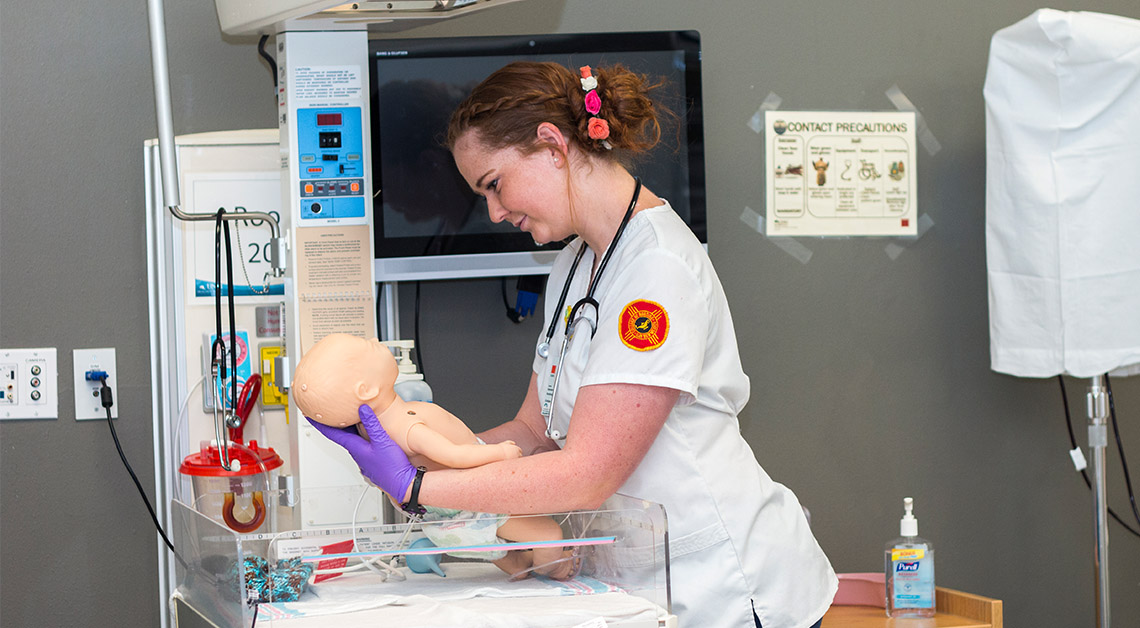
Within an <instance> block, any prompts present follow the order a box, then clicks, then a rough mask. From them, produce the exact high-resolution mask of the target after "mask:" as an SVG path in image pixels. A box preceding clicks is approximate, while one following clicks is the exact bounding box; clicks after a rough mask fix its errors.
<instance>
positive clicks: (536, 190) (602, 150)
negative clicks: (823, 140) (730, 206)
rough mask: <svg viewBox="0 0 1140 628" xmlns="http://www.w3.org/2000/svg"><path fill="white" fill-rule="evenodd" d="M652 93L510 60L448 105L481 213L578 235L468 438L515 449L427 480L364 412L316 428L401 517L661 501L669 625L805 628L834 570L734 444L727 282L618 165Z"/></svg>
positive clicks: (644, 139)
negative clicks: (433, 509)
mask: <svg viewBox="0 0 1140 628" xmlns="http://www.w3.org/2000/svg"><path fill="white" fill-rule="evenodd" d="M652 89H653V87H652V86H651V85H649V84H648V83H647V81H646V79H645V78H644V77H642V76H639V75H637V74H634V73H632V72H629V71H627V70H625V69H623V68H621V67H614V68H609V69H604V70H597V71H594V70H591V69H590V68H581V70H580V72H579V74H575V73H573V72H571V71H570V70H568V69H566V68H565V67H562V66H560V65H557V64H552V63H533V62H519V63H513V64H511V65H508V66H506V67H504V68H503V69H501V70H499V71H497V72H496V73H494V74H492V75H491V76H490V77H488V78H487V79H486V80H485V81H484V82H483V83H481V84H480V85H479V86H478V87H476V88H475V90H474V91H473V92H472V93H471V95H470V96H469V97H468V98H467V99H466V100H465V101H464V102H463V103H462V104H461V105H460V106H459V108H458V109H457V110H456V112H455V114H454V115H453V116H452V120H451V124H450V129H449V135H448V142H449V145H450V147H451V149H452V152H453V154H454V156H455V161H456V164H457V165H458V167H459V171H460V173H461V174H462V175H463V177H464V179H466V180H467V182H468V184H469V185H470V186H471V188H472V189H473V190H475V192H476V193H478V194H482V195H484V196H485V197H486V199H487V205H488V210H489V212H490V218H491V219H492V220H493V221H495V222H500V221H503V220H507V221H510V222H511V224H513V225H514V226H516V227H518V228H519V229H521V230H523V231H526V232H527V233H529V234H530V235H531V236H532V237H533V238H534V239H535V241H536V242H539V243H545V242H551V241H556V240H563V239H568V238H571V237H574V236H577V237H576V238H575V239H573V240H572V241H571V242H570V243H569V244H568V245H567V246H566V248H565V249H564V250H563V251H562V253H561V254H560V255H559V257H558V259H557V261H556V262H555V263H554V267H553V269H552V271H551V274H550V283H549V285H550V290H548V293H549V297H548V299H547V303H546V307H545V316H546V324H545V325H544V329H545V330H546V333H544V335H543V336H542V337H541V338H539V339H538V343H537V344H536V354H537V357H536V359H535V361H534V373H533V374H532V376H531V380H530V384H529V386H528V388H527V394H526V398H525V400H524V401H523V404H522V407H521V408H520V409H519V411H518V414H517V415H516V416H515V418H514V419H513V420H511V421H508V422H507V423H505V424H503V425H501V426H499V427H496V428H494V429H491V430H489V431H488V432H486V433H484V434H482V435H481V437H482V438H483V439H484V440H485V441H487V442H500V441H505V440H513V441H514V442H515V443H517V444H518V445H519V446H520V447H521V448H522V450H523V452H524V453H526V454H528V455H525V456H524V457H522V458H519V459H514V460H507V461H503V462H497V463H493V464H489V465H485V466H482V467H478V468H474V469H467V470H444V471H433V472H430V473H426V474H425V473H423V472H417V471H416V470H415V469H414V468H412V466H411V465H410V464H409V463H408V462H407V459H406V458H405V457H404V456H403V453H402V452H401V451H400V450H399V448H398V447H396V448H393V446H392V445H391V443H390V441H389V440H388V439H387V438H386V435H385V434H384V432H383V430H382V429H380V428H379V426H378V424H377V423H376V421H375V418H374V417H372V416H371V414H372V413H371V412H370V411H369V410H368V409H367V408H366V407H363V408H361V419H362V421H363V422H364V424H365V427H366V429H368V431H369V434H370V435H371V436H372V441H371V442H369V441H365V440H364V439H361V438H359V437H358V436H355V435H354V434H351V433H346V432H341V431H337V430H335V429H331V428H327V427H325V426H322V425H316V427H317V428H318V429H321V430H322V432H324V433H325V434H326V435H328V436H329V437H330V438H332V439H333V440H335V441H336V442H338V443H340V444H342V445H343V446H345V447H346V449H348V450H349V452H350V453H351V454H352V455H353V457H354V459H355V460H356V461H357V463H358V464H359V465H360V466H361V469H362V471H363V472H364V473H365V475H367V476H368V477H369V478H370V479H372V481H373V482H375V483H376V484H377V485H378V486H380V488H382V489H384V490H385V491H388V492H389V493H390V494H393V495H403V496H404V498H405V500H407V501H409V502H410V504H409V507H411V508H415V507H417V506H418V505H419V504H420V503H422V504H428V505H432V506H440V507H448V508H462V509H467V510H477V511H488V512H509V513H512V514H526V513H546V512H559V511H565V510H574V509H592V508H597V507H598V506H599V505H601V503H602V502H603V501H604V500H605V499H606V498H608V497H609V496H610V495H612V494H613V493H614V492H619V491H620V492H622V493H624V494H627V495H631V496H634V497H639V498H643V499H647V500H651V501H654V502H658V503H661V504H663V505H664V506H665V508H666V513H667V516H668V518H669V535H670V551H671V579H672V580H671V582H672V600H673V611H674V612H675V613H676V614H677V615H678V618H679V620H680V623H681V625H682V626H686V627H693V628H697V627H699V628H707V627H718V626H725V627H730V626H731V627H734V628H753V627H754V626H763V627H764V628H778V627H794V628H807V627H809V626H813V625H816V624H818V620H819V619H820V618H821V617H822V616H823V614H824V612H826V610H827V608H828V606H829V605H830V602H831V599H832V597H833V595H834V593H835V590H836V586H837V581H836V577H835V574H834V572H833V571H832V569H831V565H830V564H829V563H828V561H827V558H826V557H825V556H824V554H823V552H822V550H821V549H820V548H819V545H818V544H817V543H816V541H815V539H814V538H813V537H812V535H811V532H810V531H809V530H808V525H807V521H806V519H805V517H804V514H803V511H802V509H801V508H800V505H799V503H798V502H797V500H796V498H795V496H794V495H793V494H792V493H791V491H789V490H788V489H787V488H785V487H783V486H781V485H780V484H777V483H775V482H773V481H772V480H771V479H770V478H768V476H767V475H766V474H765V473H764V471H763V470H762V469H761V468H760V466H759V464H758V463H757V462H756V459H755V456H754V455H753V453H752V451H751V449H750V448H749V446H748V444H747V443H746V442H745V441H744V439H743V438H742V437H741V435H740V427H739V423H738V421H737V413H738V412H739V411H740V410H741V408H743V407H744V404H745V402H747V400H748V391H749V384H748V378H747V376H746V375H745V374H744V372H743V370H742V369H741V365H740V357H739V354H738V352H737V346H736V336H735V331H734V329H733V325H732V318H731V316H730V314H729V310H728V303H727V301H726V299H725V296H724V291H723V289H722V288H721V285H720V281H719V280H718V279H717V276H716V274H715V272H714V271H713V268H712V264H711V262H710V261H709V259H708V256H707V255H706V254H705V252H704V249H703V248H702V247H701V245H700V243H699V242H698V241H697V239H696V238H695V237H694V236H693V234H692V232H691V231H690V230H689V229H688V227H687V226H686V225H685V224H684V222H683V221H682V220H681V219H680V218H679V217H678V216H677V214H676V213H675V212H674V211H673V210H672V208H671V207H670V206H669V204H668V202H667V201H666V200H664V199H661V198H658V197H657V196H656V195H654V194H653V192H652V191H651V190H648V189H646V188H645V187H644V186H642V185H641V183H640V181H639V180H638V179H636V178H635V177H633V176H632V175H631V174H630V173H629V171H628V170H627V169H626V168H625V167H624V166H623V165H622V164H621V163H620V162H619V161H618V157H619V156H624V155H628V154H637V153H639V152H642V151H645V150H647V149H649V148H651V147H652V146H653V145H654V144H655V143H656V142H657V140H658V138H659V136H660V125H659V123H658V116H659V115H662V112H659V111H658V109H657V107H656V106H655V105H654V102H653V100H652V99H651V98H650V92H651V90H652ZM559 293H561V297H562V298H561V299H558V300H557V301H556V300H555V299H554V296H555V294H559ZM567 310H571V311H570V313H569V314H570V315H569V316H567ZM567 325H569V326H570V327H571V330H572V334H573V338H572V341H570V342H569V343H568V345H566V346H565V356H563V355H562V353H563V351H562V348H563V346H564V345H563V341H564V338H565V335H566V327H567ZM544 406H546V408H544ZM544 411H545V412H544Z"/></svg>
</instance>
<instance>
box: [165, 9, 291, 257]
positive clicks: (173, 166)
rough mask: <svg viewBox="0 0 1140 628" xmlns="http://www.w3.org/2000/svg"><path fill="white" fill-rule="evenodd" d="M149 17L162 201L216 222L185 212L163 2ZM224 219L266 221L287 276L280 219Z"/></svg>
mask: <svg viewBox="0 0 1140 628" xmlns="http://www.w3.org/2000/svg"><path fill="white" fill-rule="evenodd" d="M146 4H147V17H148V20H149V22H150V64H151V72H152V73H153V74H154V113H155V118H156V119H157V121H158V156H159V159H158V161H159V168H160V169H161V170H162V199H163V205H165V206H166V207H167V208H168V209H169V210H170V211H171V213H173V214H174V216H175V217H176V218H178V219H179V220H185V221H191V222H193V221H205V220H215V219H216V216H215V215H214V214H190V213H186V212H184V211H182V209H181V205H182V198H181V195H180V193H179V189H178V161H177V159H176V157H175V154H174V151H175V144H174V113H173V110H172V109H171V106H170V68H169V64H168V63H167V57H166V18H165V17H164V15H163V8H162V0H147V3H146ZM222 219H223V220H264V221H265V222H267V223H269V230H270V232H271V236H270V245H271V248H270V250H269V264H270V266H271V267H272V269H273V276H274V277H280V276H282V275H284V274H285V240H284V239H283V238H282V237H281V227H280V226H279V225H278V224H277V219H276V218H274V217H273V216H271V215H270V214H268V213H265V212H245V213H241V214H238V213H231V214H226V215H225V216H223V218H222Z"/></svg>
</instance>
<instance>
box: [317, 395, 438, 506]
mask: <svg viewBox="0 0 1140 628" xmlns="http://www.w3.org/2000/svg"><path fill="white" fill-rule="evenodd" d="M357 414H359V415H360V422H361V423H362V424H363V425H364V432H365V433H366V434H368V440H365V439H364V438H362V437H361V436H360V435H359V434H357V433H356V426H352V427H346V428H343V429H342V428H337V427H331V426H328V425H324V424H321V423H317V422H316V421H314V420H312V419H310V418H309V417H305V418H306V419H307V420H308V421H309V423H310V424H311V425H312V426H313V427H315V428H317V431H318V432H320V433H321V434H324V435H325V437H326V438H328V439H329V440H331V441H332V442H334V443H336V444H338V445H340V446H341V447H344V448H345V449H346V450H347V451H348V455H350V456H352V459H353V460H355V461H356V464H357V466H359V467H360V472H361V473H362V474H364V477H366V478H368V479H369V480H372V483H373V484H375V485H376V486H379V487H380V490H382V491H384V492H385V493H387V494H389V495H391V496H392V497H394V498H395V499H396V501H399V502H403V501H404V499H405V498H406V497H407V494H408V487H409V486H411V485H412V480H415V479H416V468H415V467H413V466H412V463H411V462H408V456H407V455H406V454H404V450H403V449H400V446H399V445H397V444H396V443H395V442H394V441H393V440H392V439H391V438H390V437H389V436H388V432H386V431H385V430H384V428H383V427H382V426H381V425H380V420H379V419H377V418H376V414H375V413H374V412H372V408H370V407H368V406H367V405H362V406H360V408H359V409H358V410H357Z"/></svg>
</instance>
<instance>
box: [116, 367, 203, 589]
mask: <svg viewBox="0 0 1140 628" xmlns="http://www.w3.org/2000/svg"><path fill="white" fill-rule="evenodd" d="M99 386H100V388H99V399H100V401H101V403H102V405H103V409H105V410H106V411H107V427H109V428H111V438H112V439H114V441H115V449H117V450H118V451H119V459H120V460H122V461H123V466H125V467H126V468H127V473H129V474H131V479H132V480H134V482H135V488H137V489H138V490H139V495H140V496H142V499H143V503H144V504H146V509H147V512H149V513H150V519H151V521H154V527H155V528H157V529H158V533H159V535H161V536H162V542H163V543H165V544H166V547H168V548H170V551H171V553H173V554H174V557H175V558H177V559H178V564H180V565H182V568H183V569H187V568H188V565H187V564H186V561H185V560H183V559H182V556H181V555H179V554H178V550H176V549H174V544H173V543H171V542H170V539H169V538H168V537H167V536H166V531H165V530H163V529H162V524H160V523H159V522H158V515H156V514H154V507H153V506H151V505H150V498H149V497H147V496H146V491H144V490H143V487H142V483H141V482H139V477H138V476H137V475H135V470H134V469H132V468H131V463H129V462H127V456H126V454H124V453H123V446H122V445H121V444H120V443H119V435H118V434H116V433H115V421H114V420H113V419H112V418H111V406H113V405H114V400H113V399H112V397H111V388H110V386H107V378H106V377H100V378H99Z"/></svg>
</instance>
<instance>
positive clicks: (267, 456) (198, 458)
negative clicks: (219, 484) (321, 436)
mask: <svg viewBox="0 0 1140 628" xmlns="http://www.w3.org/2000/svg"><path fill="white" fill-rule="evenodd" d="M251 450H252V451H254V452H257V458H260V459H261V464H258V460H257V458H254V457H253V454H252V453H251ZM229 454H230V459H231V460H235V459H236V460H237V461H238V464H240V465H241V468H240V469H238V470H237V471H227V470H225V469H223V468H222V456H221V452H220V451H219V450H218V446H217V445H210V446H209V447H208V448H207V449H205V450H204V451H199V452H197V453H193V454H190V455H189V456H186V459H185V460H183V461H182V466H181V467H180V468H179V469H178V470H179V471H181V472H182V474H183V475H196V476H199V477H202V476H205V477H215V478H232V477H242V476H246V475H256V474H258V473H261V467H262V465H265V470H266V471H271V470H273V469H276V468H277V467H280V466H281V465H283V464H285V462H284V461H283V460H281V456H278V455H277V452H276V451H273V448H272V447H268V448H266V447H258V446H257V441H255V440H251V441H249V444H248V445H246V446H245V447H230V448H229Z"/></svg>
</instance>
